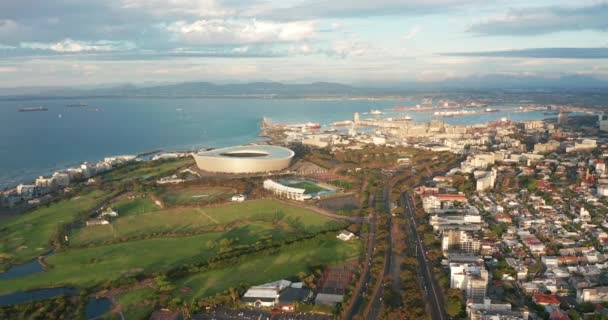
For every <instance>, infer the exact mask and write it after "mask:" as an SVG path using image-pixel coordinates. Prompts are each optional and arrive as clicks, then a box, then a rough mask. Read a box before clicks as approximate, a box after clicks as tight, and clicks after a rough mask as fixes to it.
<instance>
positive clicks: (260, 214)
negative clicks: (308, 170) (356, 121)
mask: <svg viewBox="0 0 608 320" xmlns="http://www.w3.org/2000/svg"><path fill="white" fill-rule="evenodd" d="M119 214H120V213H119ZM332 222H333V220H331V219H329V218H326V217H323V216H319V215H317V214H315V213H312V212H310V211H308V210H306V209H302V208H298V207H294V206H290V205H287V204H284V203H282V202H278V201H274V200H252V201H246V202H241V203H226V204H222V205H218V206H211V207H183V208H170V209H166V210H158V211H153V212H148V213H143V214H137V215H126V216H120V217H119V218H118V219H116V220H115V221H113V222H112V224H110V225H100V226H91V227H86V228H82V229H80V230H78V231H77V232H76V233H75V234H74V235H73V236H72V239H71V244H72V245H75V246H82V245H88V244H99V243H103V242H107V241H111V240H116V239H118V240H120V239H123V238H124V239H125V240H127V239H132V238H135V237H140V238H141V237H145V236H146V235H162V234H166V233H171V234H187V233H193V232H205V231H213V230H216V231H218V230H224V229H230V228H235V227H238V226H243V225H248V226H250V227H251V228H250V233H249V234H248V235H247V236H248V238H249V239H251V240H255V239H256V238H258V237H263V236H266V235H273V236H274V237H277V238H281V237H283V236H286V235H288V234H289V233H291V232H294V231H296V230H298V231H318V230H321V229H325V228H326V227H327V226H328V225H329V224H331V223H332ZM241 236H245V235H241Z"/></svg>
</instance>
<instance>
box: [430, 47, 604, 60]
mask: <svg viewBox="0 0 608 320" xmlns="http://www.w3.org/2000/svg"><path fill="white" fill-rule="evenodd" d="M441 55H444V56H459V57H497V58H551V59H608V48H530V49H520V50H503V51H478V52H446V53H441Z"/></svg>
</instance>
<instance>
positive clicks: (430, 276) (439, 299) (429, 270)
mask: <svg viewBox="0 0 608 320" xmlns="http://www.w3.org/2000/svg"><path fill="white" fill-rule="evenodd" d="M402 203H403V209H404V210H403V214H404V216H405V219H406V220H407V221H408V222H409V225H410V228H411V234H410V236H409V237H408V240H409V247H410V248H412V247H413V248H415V252H416V253H417V254H416V256H417V258H418V263H419V267H420V269H419V275H420V276H421V279H420V280H421V282H422V287H423V288H422V289H423V296H424V297H425V298H426V301H427V303H428V306H429V309H430V311H431V318H432V319H437V320H447V319H449V318H448V316H447V314H446V313H445V309H444V308H443V306H445V297H444V296H443V292H442V291H441V288H440V287H439V283H438V282H437V279H436V277H435V273H434V272H433V266H432V264H431V263H430V262H428V261H427V259H426V249H425V247H424V243H423V242H422V240H421V239H420V236H419V235H418V230H416V227H417V224H416V219H415V210H416V208H415V206H414V202H413V200H412V197H411V196H410V194H409V193H408V192H404V193H403V194H402Z"/></svg>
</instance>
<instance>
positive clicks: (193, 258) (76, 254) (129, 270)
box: [0, 225, 359, 295]
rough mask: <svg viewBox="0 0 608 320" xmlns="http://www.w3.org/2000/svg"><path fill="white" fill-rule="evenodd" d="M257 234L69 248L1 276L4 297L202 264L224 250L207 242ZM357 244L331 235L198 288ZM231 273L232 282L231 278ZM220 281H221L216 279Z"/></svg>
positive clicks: (338, 256)
mask: <svg viewBox="0 0 608 320" xmlns="http://www.w3.org/2000/svg"><path fill="white" fill-rule="evenodd" d="M254 232H255V227H253V226H250V225H247V226H243V227H239V228H235V229H232V230H230V231H228V232H213V233H205V234H201V235H196V236H191V237H169V238H160V239H149V240H140V241H130V242H125V243H119V244H113V245H105V246H98V247H92V248H84V249H70V250H68V251H65V252H58V253H56V254H54V255H52V256H49V257H47V259H46V262H47V264H48V265H49V266H50V267H51V268H50V269H49V270H48V271H47V272H43V273H36V274H32V275H28V276H23V277H19V278H13V279H2V280H0V295H1V294H6V293H10V292H15V291H21V290H30V289H36V288H46V287H59V286H73V287H80V288H82V287H90V286H94V285H98V284H101V283H104V282H106V281H110V280H115V279H118V278H120V277H121V276H123V275H126V274H133V273H138V272H145V273H153V272H159V271H166V270H168V269H170V268H172V267H175V266H178V265H184V264H189V263H195V262H204V261H206V260H207V259H209V258H210V257H212V256H214V255H216V254H217V253H218V252H219V250H220V249H219V247H217V246H216V247H215V248H213V249H211V248H210V247H209V243H211V242H215V243H218V242H219V241H220V240H222V239H226V238H233V239H234V238H237V237H238V238H239V241H238V242H236V243H234V244H233V245H235V246H236V245H242V244H247V243H250V240H251V239H249V238H248V235H249V234H251V233H254ZM358 248H359V244H358V242H352V243H344V242H342V241H339V240H337V239H335V235H333V234H330V235H328V236H327V238H326V240H324V241H323V242H322V243H321V244H314V245H306V246H304V247H299V248H297V249H291V250H288V252H285V253H282V254H280V255H278V256H275V257H260V258H258V259H254V260H252V261H251V262H245V263H243V264H239V266H238V267H232V268H225V269H221V270H217V271H213V272H212V274H211V275H212V276H213V278H212V279H210V280H209V281H210V282H209V284H206V285H203V284H199V285H201V289H200V290H198V289H197V290H198V291H197V292H200V293H201V294H207V292H208V291H209V290H211V291H212V292H216V291H217V290H219V291H221V290H223V289H222V288H224V287H225V285H228V286H230V285H233V284H234V283H235V282H236V283H238V282H240V281H242V279H245V278H251V279H252V280H251V283H257V282H263V281H266V280H265V279H271V278H274V277H287V276H290V275H295V274H296V273H297V272H299V271H305V270H306V269H305V268H306V267H307V266H308V264H315V265H316V264H322V263H333V262H336V261H343V260H346V259H347V258H350V257H354V256H356V255H357V254H358V250H359V249H358ZM296 269H297V270H296ZM205 275H207V276H209V274H208V273H201V274H200V275H198V276H205ZM231 277H233V279H232V280H230V279H229V278H231ZM196 279H198V280H196ZM218 280H221V281H219V283H218V282H217V281H218ZM191 281H195V282H197V283H198V282H200V281H202V280H201V279H199V278H196V277H195V278H194V279H192V280H188V284H185V283H184V284H182V285H187V286H192V285H193V284H192V282H191ZM224 282H225V283H224ZM211 291H210V292H211Z"/></svg>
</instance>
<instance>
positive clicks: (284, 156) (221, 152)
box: [194, 145, 294, 173]
mask: <svg viewBox="0 0 608 320" xmlns="http://www.w3.org/2000/svg"><path fill="white" fill-rule="evenodd" d="M293 156H294V152H293V151H292V150H290V149H287V148H283V147H279V146H269V145H263V146H262V145H251V146H238V147H228V148H220V149H213V150H210V151H201V152H198V153H197V154H195V155H194V160H196V165H197V166H198V168H199V169H201V170H204V171H208V172H215V173H261V172H271V171H280V170H283V169H286V168H288V167H289V165H290V164H291V160H292V158H293Z"/></svg>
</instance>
